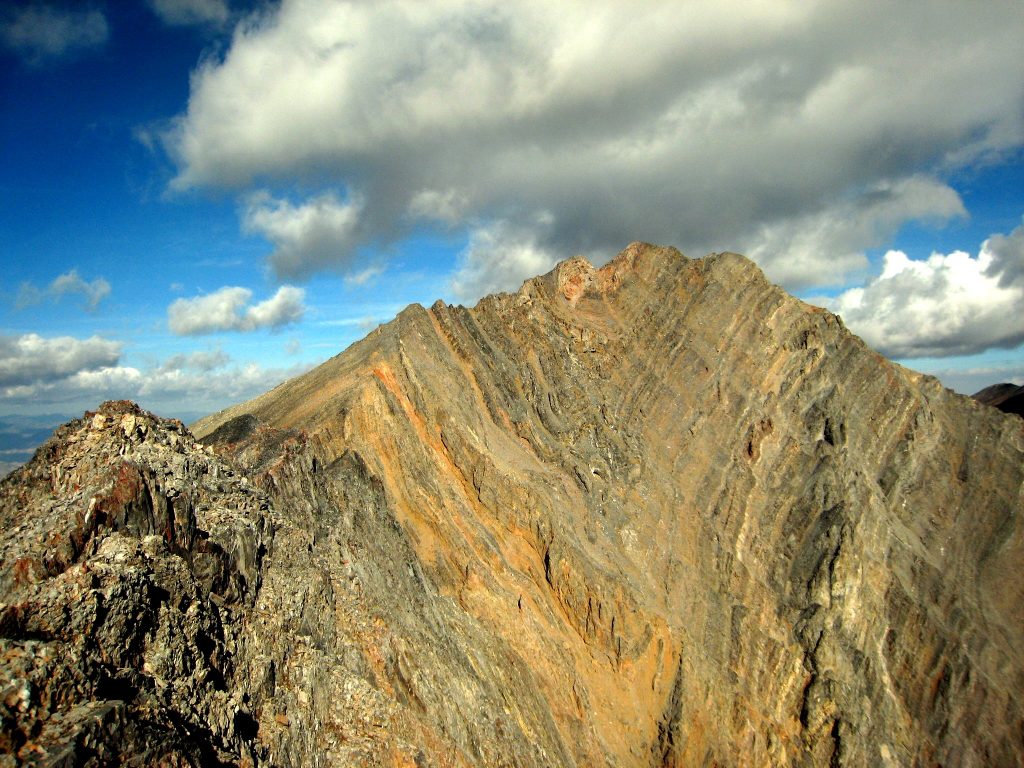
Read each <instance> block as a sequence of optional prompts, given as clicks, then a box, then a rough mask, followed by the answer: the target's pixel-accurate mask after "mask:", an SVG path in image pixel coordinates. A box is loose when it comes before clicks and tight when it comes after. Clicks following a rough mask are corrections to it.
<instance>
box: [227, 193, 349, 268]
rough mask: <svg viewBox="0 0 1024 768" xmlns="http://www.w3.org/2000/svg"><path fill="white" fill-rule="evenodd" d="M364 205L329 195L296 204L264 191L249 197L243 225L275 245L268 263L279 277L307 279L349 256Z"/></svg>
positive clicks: (343, 261) (340, 262) (345, 260)
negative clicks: (310, 275)
mask: <svg viewBox="0 0 1024 768" xmlns="http://www.w3.org/2000/svg"><path fill="white" fill-rule="evenodd" d="M361 207H362V206H361V204H360V202H359V201H358V200H356V201H351V202H347V203H343V202H341V201H340V200H339V199H338V198H337V196H335V195H334V194H331V193H325V194H323V195H320V196H319V197H314V198H312V199H310V200H307V201H306V202H305V203H303V204H301V205H298V206H295V205H292V204H291V203H290V202H289V201H287V200H276V199H274V198H272V197H271V196H270V195H269V194H267V193H266V192H262V193H257V194H254V195H252V196H250V198H249V200H248V202H247V204H246V207H245V211H244V214H243V226H244V228H245V230H246V231H247V232H250V233H254V234H258V235H261V236H262V237H265V238H266V239H267V240H269V241H270V242H271V243H272V244H273V246H274V252H273V253H272V254H271V255H270V265H271V267H272V268H273V269H274V272H275V273H276V274H277V275H278V276H279V277H287V278H294V277H303V276H307V275H309V274H311V273H313V272H316V271H318V270H320V269H323V268H325V267H331V266H337V265H341V264H345V263H347V262H349V261H350V260H351V258H352V249H353V247H354V245H355V243H356V229H357V226H358V224H359V213H360V209H361Z"/></svg>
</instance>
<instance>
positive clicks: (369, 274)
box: [344, 266, 384, 287]
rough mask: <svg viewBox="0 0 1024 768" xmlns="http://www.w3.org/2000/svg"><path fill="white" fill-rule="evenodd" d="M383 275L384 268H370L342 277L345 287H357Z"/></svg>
mask: <svg viewBox="0 0 1024 768" xmlns="http://www.w3.org/2000/svg"><path fill="white" fill-rule="evenodd" d="M383 273H384V267H381V266H372V267H366V268H365V269H361V270H359V271H358V272H351V273H349V274H347V275H345V277H344V281H345V285H348V286H353V287H359V286H362V285H366V284H367V283H369V282H370V281H371V280H373V279H374V278H377V277H380V276H381V275H382V274H383Z"/></svg>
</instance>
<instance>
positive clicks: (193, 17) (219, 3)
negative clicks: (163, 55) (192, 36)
mask: <svg viewBox="0 0 1024 768" xmlns="http://www.w3.org/2000/svg"><path fill="white" fill-rule="evenodd" d="M149 6H150V7H151V8H152V9H153V12H154V13H156V15H157V16H159V17H160V19H161V20H162V21H163V22H164V23H165V24H169V25H171V26H187V25H190V24H212V25H219V24H223V23H224V22H225V21H227V20H228V15H229V8H228V4H227V2H225V0H149Z"/></svg>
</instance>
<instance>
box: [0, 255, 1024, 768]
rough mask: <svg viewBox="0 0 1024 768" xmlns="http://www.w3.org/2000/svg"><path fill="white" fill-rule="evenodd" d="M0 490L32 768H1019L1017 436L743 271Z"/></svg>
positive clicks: (530, 291) (373, 342)
mask: <svg viewBox="0 0 1024 768" xmlns="http://www.w3.org/2000/svg"><path fill="white" fill-rule="evenodd" d="M192 432H193V433H194V435H195V436H196V437H197V438H198V440H197V439H196V437H193V434H191V433H189V431H188V430H187V429H185V428H184V427H183V426H182V425H181V424H180V422H174V421H167V420H161V419H158V418H156V417H154V416H152V415H151V414H147V413H145V412H143V411H141V410H139V409H138V408H137V407H135V406H133V405H131V404H129V403H107V404H104V405H103V406H102V407H101V408H100V410H99V411H98V412H97V413H95V414H87V415H86V418H85V419H82V420H79V421H77V422H73V423H72V424H70V425H68V426H66V427H64V428H62V429H61V430H60V431H58V433H57V434H56V435H55V436H54V438H52V439H51V440H50V441H49V442H48V443H47V444H46V445H45V446H44V447H43V448H42V449H41V450H40V451H39V452H38V453H37V455H36V457H35V458H34V459H33V461H32V462H30V463H29V464H28V465H27V466H26V467H24V468H23V469H21V470H19V471H17V472H15V473H14V474H12V475H11V476H10V477H9V478H8V479H7V480H5V481H4V482H3V484H2V485H0V525H2V530H3V534H2V540H0V558H2V559H0V585H2V586H0V589H2V592H0V594H3V595H4V597H3V600H4V605H3V606H2V607H0V630H2V631H0V635H2V637H3V639H2V642H3V644H4V654H3V656H2V661H0V667H2V677H0V679H2V680H4V681H7V682H5V683H4V684H5V685H6V686H7V687H6V688H5V692H4V696H3V698H2V699H0V717H2V719H3V722H4V730H3V733H4V734H5V736H4V739H5V740H6V741H5V742H4V743H2V744H0V749H6V750H7V751H8V752H10V753H12V754H17V755H19V756H20V757H22V758H23V759H28V758H30V757H33V756H38V755H41V754H42V753H41V752H40V750H46V751H47V752H48V754H49V755H51V757H50V759H51V760H53V759H55V758H53V757H52V756H53V755H60V756H62V758H61V759H66V760H67V761H69V762H77V763H87V762H88V761H89V760H92V761H94V762H96V763H97V764H99V763H104V762H114V761H127V760H129V759H131V760H135V761H136V762H137V763H139V764H148V763H153V762H158V761H164V762H170V763H174V764H189V763H191V764H204V765H205V764H215V763H217V762H222V763H232V764H243V765H313V764H342V765H408V766H414V765H415V766H471V765H495V766H513V765H514V766H531V765H537V766H551V765H558V766H591V765H617V766H618V765H621V766H684V765H687V766H688V765H709V766H710V765H721V766H725V765H792V766H819V765H833V766H836V765H849V766H861V765H871V766H875V765H880V766H884V765H894V766H895V765H937V764H941V765H949V766H953V765H1015V764H1021V763H1022V761H1024V733H1022V729H1021V723H1022V722H1024V703H1022V702H1021V700H1020V696H1019V693H1020V691H1021V690H1024V635H1022V631H1021V630H1022V627H1024V576H1022V574H1021V571H1020V568H1019V564H1020V562H1021V561H1022V557H1024V529H1022V522H1021V518H1022V516H1021V514H1020V513H1021V506H1022V498H1024V497H1022V487H1024V461H1022V459H1024V422H1022V421H1021V420H1020V419H1019V418H1017V417H1014V416H1009V415H1006V414H1002V413H1000V412H999V411H997V410H995V409H992V408H988V407H986V406H984V405H982V404H980V403H978V402H976V401H974V400H972V399H970V398H966V397H963V396H960V395H956V394H954V393H953V392H950V391H948V390H945V389H943V388H942V386H941V385H940V384H939V383H938V382H937V381H936V380H935V379H932V378H929V377H926V376H922V375H920V374H917V373H914V372H912V371H909V370H906V369H904V368H901V367H899V366H897V365H894V364H892V363H891V362H888V361H887V360H885V359H884V358H883V357H882V356H881V355H879V354H877V353H875V352H874V351H872V350H871V349H869V348H867V347H866V346H865V345H864V344H863V343H862V342H861V341H860V340H859V339H857V338H856V337H855V336H853V335H851V334H850V333H849V332H848V331H847V330H846V329H845V328H844V327H843V325H842V323H841V321H840V320H839V318H837V317H835V316H834V315H832V314H830V313H828V312H826V311H823V310H821V309H817V308H814V307H810V306H808V305H805V304H803V303H801V302H799V301H797V300H796V299H794V298H792V297H791V296H789V295H787V294H786V293H785V292H783V291H782V290H781V289H779V288H777V287H775V286H773V285H771V284H770V283H769V282H767V281H766V280H765V278H764V276H763V275H762V274H761V272H760V271H759V270H758V269H757V268H756V267H755V266H754V265H753V264H752V263H751V262H749V261H748V260H746V259H744V258H743V257H741V256H737V255H734V254H717V255H712V256H708V257H706V258H704V259H700V260H690V259H686V258H685V257H683V256H682V255H681V254H679V253H678V252H677V251H675V250H673V249H670V248H659V247H655V246H650V245H645V244H640V243H636V244H633V245H631V246H630V247H629V248H627V249H626V250H625V251H624V252H623V253H621V254H619V255H618V256H617V257H616V258H615V259H613V260H612V261H611V262H610V263H608V264H607V265H605V266H604V267H602V268H600V269H595V268H594V267H592V266H591V265H590V264H588V263H587V262H586V261H584V260H583V259H580V258H575V259H570V260H568V261H565V262H562V263H561V264H559V265H558V266H557V267H556V268H555V269H554V270H553V271H552V272H551V273H549V274H547V275H544V276H542V277H539V278H535V279H533V280H530V281H527V283H526V284H525V285H524V286H523V287H522V289H521V290H520V291H519V292H518V293H516V294H511V295H510V294H503V295H497V296H491V297H488V298H486V299H483V300H482V301H481V302H480V303H479V304H477V306H475V307H473V308H471V309H467V308H464V307H452V306H447V305H445V304H442V303H437V304H435V305H434V306H433V307H431V308H430V309H424V308H422V307H420V306H417V305H413V306H411V307H409V308H407V309H406V310H405V311H403V312H402V313H401V314H400V315H399V316H398V317H397V318H396V319H395V320H394V321H393V322H392V323H389V324H388V325H385V326H382V327H380V328H378V329H377V330H375V331H373V332H372V333H371V334H370V335H369V336H367V337H366V338H365V339H364V340H363V341H361V342H359V343H357V344H355V345H353V346H352V347H351V348H349V349H348V350H346V351H345V352H344V353H342V354H340V355H338V356H337V357H335V358H332V359H331V360H329V361H327V362H326V363H324V364H323V365H322V366H320V367H319V368H317V369H314V370H313V371H310V372H309V373H307V374H305V375H303V376H300V377H298V378H296V379H293V380H291V381H288V382H285V383H284V384H281V385H280V386H278V387H277V388H275V389H274V390H272V391H270V392H268V393H266V394H264V395H262V396H260V397H257V398H256V399H254V400H252V401H250V402H248V403H244V404H240V405H238V406H235V407H233V408H230V409H228V410H227V411H224V412H222V413H219V414H216V415H214V416H211V417H209V418H206V419H203V420H201V421H200V422H198V423H196V424H195V425H193V428H192Z"/></svg>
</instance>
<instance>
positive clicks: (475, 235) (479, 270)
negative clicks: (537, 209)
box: [450, 216, 558, 301]
mask: <svg viewBox="0 0 1024 768" xmlns="http://www.w3.org/2000/svg"><path fill="white" fill-rule="evenodd" d="M544 219H546V221H545V220H544ZM550 223H551V218H550V217H549V216H548V217H542V220H541V221H538V222H537V228H538V229H539V230H540V231H543V228H544V226H545V225H546V224H547V225H550ZM534 232H535V230H534V229H533V228H517V227H514V226H511V225H509V223H508V222H505V221H498V222H495V223H493V224H490V225H488V226H483V227H478V228H477V229H474V230H473V231H472V233H471V234H470V238H469V245H468V246H467V247H466V249H465V250H464V251H463V253H462V254H461V256H460V263H459V267H458V270H457V271H456V272H455V275H454V276H453V277H452V280H451V284H450V287H451V290H452V293H454V294H455V295H456V296H457V297H458V298H460V299H462V300H463V301H474V300H476V299H479V298H480V297H481V296H484V295H486V294H488V293H495V292H497V291H513V290H516V289H517V288H519V286H520V285H522V283H523V281H524V280H526V279H527V278H530V277H534V276H535V275H539V274H542V273H544V272H547V271H548V270H549V269H551V268H552V267H553V266H554V265H555V262H556V261H558V256H557V255H556V254H554V253H552V252H550V251H548V250H547V249H545V248H544V247H543V246H541V245H539V244H538V242H537V237H536V235H535V234H534Z"/></svg>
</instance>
